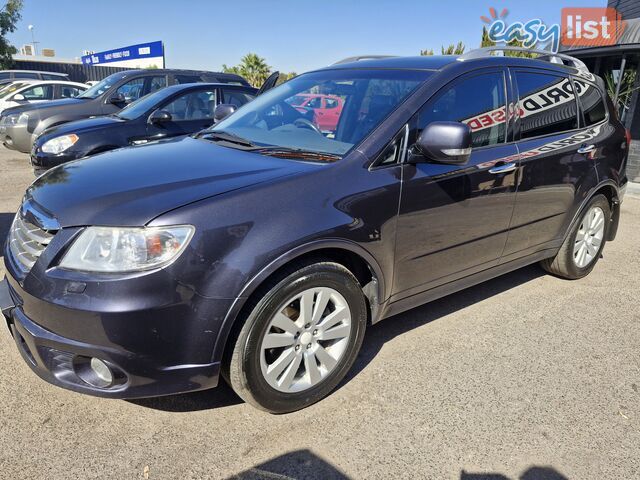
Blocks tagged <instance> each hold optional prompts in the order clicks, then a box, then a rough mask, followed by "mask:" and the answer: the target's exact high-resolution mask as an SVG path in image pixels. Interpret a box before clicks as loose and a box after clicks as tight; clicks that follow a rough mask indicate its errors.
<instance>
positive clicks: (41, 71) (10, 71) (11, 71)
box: [0, 70, 69, 77]
mask: <svg viewBox="0 0 640 480" xmlns="http://www.w3.org/2000/svg"><path fill="white" fill-rule="evenodd" d="M0 73H44V74H45V75H59V76H61V77H68V76H69V74H68V73H61V72H47V71H44V70H0Z"/></svg>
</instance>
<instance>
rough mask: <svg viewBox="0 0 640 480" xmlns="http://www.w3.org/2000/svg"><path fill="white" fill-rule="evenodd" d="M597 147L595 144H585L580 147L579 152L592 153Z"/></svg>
mask: <svg viewBox="0 0 640 480" xmlns="http://www.w3.org/2000/svg"><path fill="white" fill-rule="evenodd" d="M595 149H596V146H595V145H585V146H584V147H580V148H579V149H578V153H591V152H593V151H594V150H595Z"/></svg>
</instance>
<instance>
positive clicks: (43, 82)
mask: <svg viewBox="0 0 640 480" xmlns="http://www.w3.org/2000/svg"><path fill="white" fill-rule="evenodd" d="M11 83H12V84H13V83H24V84H25V87H28V86H31V85H34V84H35V85H51V84H55V85H72V86H74V87H84V88H89V85H87V84H86V83H80V82H71V81H69V80H62V79H60V80H36V79H25V80H21V79H19V78H18V79H16V81H15V82H11Z"/></svg>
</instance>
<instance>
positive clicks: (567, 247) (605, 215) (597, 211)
mask: <svg viewBox="0 0 640 480" xmlns="http://www.w3.org/2000/svg"><path fill="white" fill-rule="evenodd" d="M581 215H582V216H581V218H580V220H579V221H578V222H577V223H576V225H575V226H574V227H573V229H572V231H571V233H570V234H569V235H568V236H567V238H566V239H565V241H564V243H563V244H562V247H560V250H559V251H558V253H557V255H556V256H555V257H552V258H548V259H546V260H543V261H542V262H541V265H542V267H543V268H544V269H545V270H546V271H548V272H549V273H552V274H554V275H557V276H559V277H562V278H568V279H577V278H582V277H584V276H586V275H588V274H589V272H591V270H593V268H594V267H595V265H596V263H597V262H598V259H599V258H600V255H601V253H602V249H603V248H604V245H605V243H606V238H607V233H608V227H609V220H610V218H611V208H610V206H609V201H608V200H607V197H605V196H604V195H596V196H595V197H593V198H592V199H591V201H590V202H589V203H588V204H587V206H586V208H585V209H584V210H583V212H582V214H581Z"/></svg>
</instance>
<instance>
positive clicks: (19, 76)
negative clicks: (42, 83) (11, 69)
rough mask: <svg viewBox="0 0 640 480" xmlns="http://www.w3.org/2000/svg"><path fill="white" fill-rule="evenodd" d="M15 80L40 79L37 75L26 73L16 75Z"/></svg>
mask: <svg viewBox="0 0 640 480" xmlns="http://www.w3.org/2000/svg"><path fill="white" fill-rule="evenodd" d="M15 78H33V79H36V80H38V79H40V77H38V74H37V73H28V72H20V73H16V76H15Z"/></svg>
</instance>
